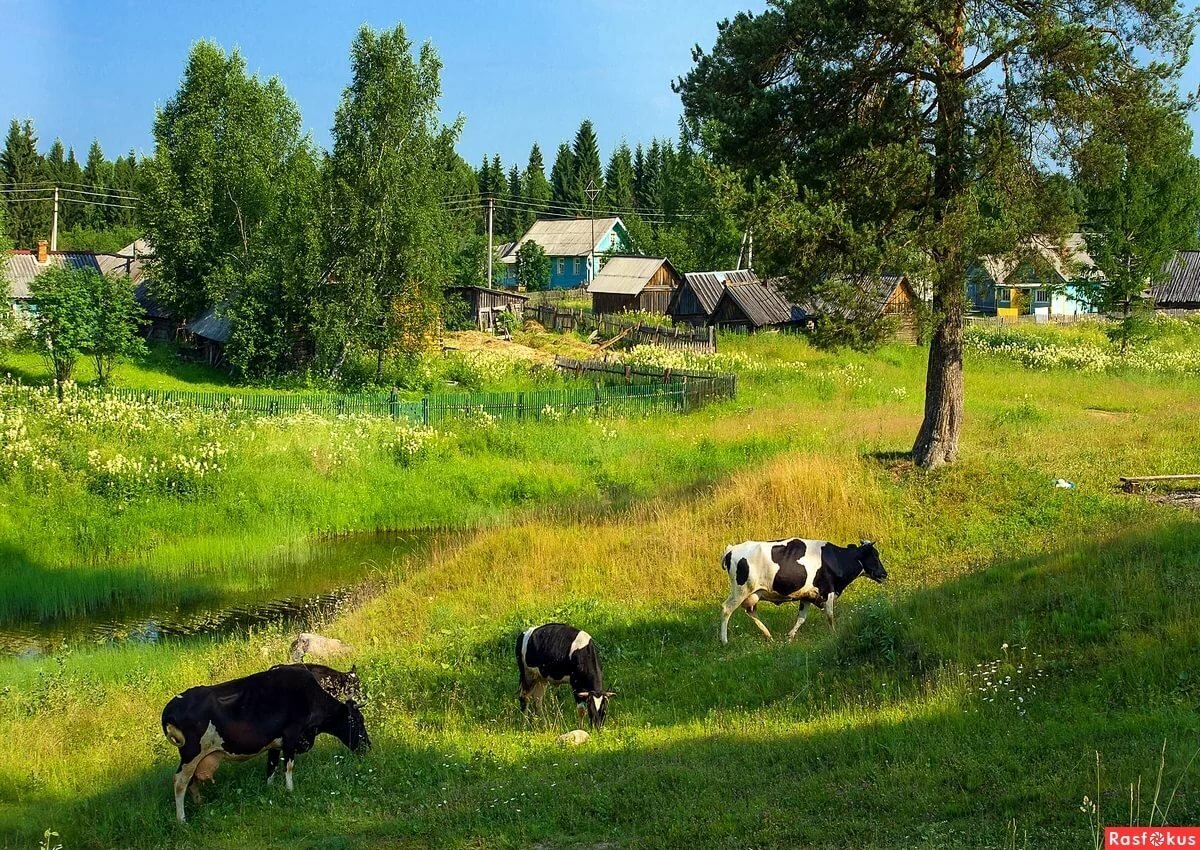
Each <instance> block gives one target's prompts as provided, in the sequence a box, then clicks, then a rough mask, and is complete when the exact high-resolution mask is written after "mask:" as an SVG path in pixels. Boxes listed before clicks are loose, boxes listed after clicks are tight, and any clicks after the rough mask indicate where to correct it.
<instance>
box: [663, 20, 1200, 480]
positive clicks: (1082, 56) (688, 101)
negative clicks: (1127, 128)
mask: <svg viewBox="0 0 1200 850" xmlns="http://www.w3.org/2000/svg"><path fill="white" fill-rule="evenodd" d="M1191 30H1192V18H1191V16H1190V15H1187V14H1185V13H1184V11H1183V9H1182V8H1181V6H1180V4H1179V3H1177V2H1173V0H1163V2H1156V3H1146V2H1140V0H1102V2H1093V0H1054V2H1051V0H954V2H944V1H943V0H912V2H907V3H902V4H897V3H895V2H892V0H779V2H777V3H775V4H773V5H772V6H771V7H769V8H768V10H767V11H765V12H763V13H762V14H758V15H754V14H749V13H741V14H739V15H737V16H736V17H735V18H734V19H733V20H732V21H726V22H724V23H723V24H722V25H721V31H720V36H719V37H718V40H717V44H716V46H715V47H714V49H713V52H712V54H711V55H705V54H703V53H702V52H700V51H697V52H696V54H695V58H696V64H695V67H694V68H693V69H692V71H691V72H690V73H689V74H688V75H687V76H686V77H685V78H683V79H682V80H680V81H678V82H677V84H676V89H677V91H678V92H679V93H680V94H681V96H682V99H683V103H684V110H685V115H686V118H687V120H688V122H689V124H690V125H691V126H692V129H693V132H694V133H695V135H696V137H698V138H702V139H703V140H704V142H705V144H706V145H707V146H708V147H709V148H710V149H711V150H712V152H713V154H714V156H715V157H716V159H717V160H718V161H720V162H722V163H726V164H730V165H733V166H735V167H737V168H739V169H741V170H743V171H744V172H745V173H746V176H747V180H748V181H753V180H755V179H758V180H760V181H766V180H771V179H773V178H774V179H776V180H777V181H778V182H777V183H776V184H775V187H774V188H775V190H776V191H775V192H773V193H772V194H771V196H770V202H771V204H772V206H773V207H774V208H773V209H772V210H769V211H767V212H764V215H766V214H768V213H769V215H770V216H771V218H772V221H773V222H774V224H775V225H776V226H781V227H782V228H783V230H782V231H775V232H771V231H764V230H762V229H761V228H756V230H755V232H756V235H761V237H762V241H763V242H768V241H773V242H775V243H776V244H775V248H774V249H773V251H772V254H773V259H774V261H775V262H777V263H778V264H779V266H781V267H782V269H781V270H783V271H786V272H787V273H788V274H789V276H790V278H791V279H792V280H793V281H794V282H795V283H796V284H797V285H799V284H802V283H803V282H804V281H805V280H822V279H825V278H827V277H830V274H829V273H830V272H838V271H840V272H842V273H845V272H852V271H859V272H865V273H870V272H873V271H878V270H879V269H880V268H881V267H882V266H884V265H887V266H889V267H890V268H892V269H893V270H900V271H911V270H914V269H919V264H920V263H921V262H923V261H927V262H925V267H924V269H923V271H924V273H926V274H928V276H929V278H930V279H931V280H932V283H933V317H932V321H933V330H932V337H931V345H930V352H929V366H928V372H927V378H926V392H925V415H924V420H923V422H922V425H921V428H920V431H919V433H918V435H917V438H916V440H915V442H914V445H913V459H914V461H915V462H916V463H917V464H919V465H921V466H923V467H934V466H938V465H939V464H942V463H946V462H950V461H953V460H954V459H955V457H956V456H957V454H958V447H959V435H960V432H961V428H962V421H963V373H962V356H963V314H964V302H965V291H964V289H965V288H964V280H965V274H966V270H967V268H968V266H969V265H971V263H973V262H974V261H976V260H977V259H978V258H979V257H980V256H982V255H984V254H987V253H991V252H993V251H996V250H1010V249H1011V247H1012V246H1014V245H1015V244H1017V242H1018V240H1019V239H1020V238H1023V236H1024V235H1025V234H1024V233H1022V230H1023V228H1024V227H1026V226H1027V225H1028V223H1030V222H1035V221H1037V220H1039V218H1040V216H1037V215H1030V214H1029V213H1030V211H1031V209H1033V208H1035V207H1036V206H1037V204H1038V199H1039V196H1040V194H1041V189H1042V186H1043V185H1044V183H1045V178H1044V176H1043V175H1041V174H1040V173H1039V171H1038V165H1039V164H1040V163H1043V162H1047V161H1054V160H1063V159H1069V158H1071V157H1072V156H1074V155H1075V153H1076V150H1075V145H1076V143H1077V141H1078V140H1079V138H1080V137H1081V136H1084V135H1086V132H1087V130H1088V128H1090V127H1093V126H1098V125H1099V124H1100V123H1102V122H1105V121H1108V120H1110V115H1111V114H1112V113H1114V112H1117V111H1119V110H1117V109H1116V107H1117V105H1118V104H1119V103H1122V102H1127V101H1129V100H1131V99H1132V98H1134V97H1137V96H1150V97H1151V98H1152V99H1153V100H1155V101H1160V100H1161V101H1162V102H1164V103H1172V104H1173V103H1177V102H1178V100H1179V97H1178V94H1177V91H1176V83H1177V80H1178V77H1179V73H1180V71H1181V69H1182V68H1183V66H1184V64H1185V63H1186V61H1187V58H1188V49H1189V47H1190V45H1191ZM796 116H803V120H797V118H796ZM789 188H790V189H792V190H793V191H792V193H791V195H790V196H789V195H788V194H787V192H786V190H787V189H789ZM762 200H764V201H765V200H766V199H765V198H764V199H762ZM789 205H790V207H791V208H789ZM756 250H757V249H756Z"/></svg>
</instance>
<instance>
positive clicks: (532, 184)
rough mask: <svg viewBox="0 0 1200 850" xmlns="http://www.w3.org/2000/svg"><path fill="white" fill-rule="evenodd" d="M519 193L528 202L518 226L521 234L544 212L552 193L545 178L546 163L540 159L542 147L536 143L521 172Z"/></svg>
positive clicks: (530, 150)
mask: <svg viewBox="0 0 1200 850" xmlns="http://www.w3.org/2000/svg"><path fill="white" fill-rule="evenodd" d="M521 194H522V195H523V196H524V200H525V201H526V202H527V203H528V207H527V210H528V211H527V212H525V213H523V214H522V217H521V222H520V224H521V226H520V228H519V229H520V231H521V233H522V234H523V233H524V232H525V231H526V230H528V229H529V228H530V226H531V225H532V224H533V222H534V221H535V220H536V219H537V217H538V215H540V214H541V213H543V212H545V210H546V205H547V204H548V203H550V198H551V196H552V194H553V192H552V191H551V188H550V181H549V180H547V179H546V163H545V162H543V161H542V149H541V148H539V147H538V146H537V144H536V143H535V144H534V145H533V147H532V148H530V149H529V161H528V162H527V163H526V164H525V171H524V172H523V173H522V174H521Z"/></svg>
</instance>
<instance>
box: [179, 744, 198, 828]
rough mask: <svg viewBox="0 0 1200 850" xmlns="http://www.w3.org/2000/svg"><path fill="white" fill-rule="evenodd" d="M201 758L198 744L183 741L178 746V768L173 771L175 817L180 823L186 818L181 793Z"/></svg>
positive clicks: (186, 786) (184, 790) (190, 781)
mask: <svg viewBox="0 0 1200 850" xmlns="http://www.w3.org/2000/svg"><path fill="white" fill-rule="evenodd" d="M203 758H204V755H203V754H202V753H201V752H200V745H199V744H193V745H190V746H189V745H188V744H186V743H185V744H184V745H183V746H182V747H180V748H179V769H178V770H176V771H175V817H176V818H178V819H179V822H180V823H183V822H184V820H186V818H185V817H184V814H183V795H184V794H186V793H187V789H188V786H189V785H191V784H192V774H194V773H195V772H196V767H197V766H198V765H199V764H200V761H201V760H202V759H203Z"/></svg>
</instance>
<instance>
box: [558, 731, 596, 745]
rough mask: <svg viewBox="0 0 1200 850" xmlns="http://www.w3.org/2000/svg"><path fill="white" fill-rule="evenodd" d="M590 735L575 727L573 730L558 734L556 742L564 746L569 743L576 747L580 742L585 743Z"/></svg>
mask: <svg viewBox="0 0 1200 850" xmlns="http://www.w3.org/2000/svg"><path fill="white" fill-rule="evenodd" d="M591 737H592V736H591V735H589V734H588V733H587V732H585V731H583V730H582V729H576V730H574V731H573V732H567V733H565V734H563V735H559V736H558V743H560V744H563V745H564V746H565V745H567V744H570V745H571V746H572V747H578V746H579V745H580V744H586V743H587V742H588V739H589V738H591Z"/></svg>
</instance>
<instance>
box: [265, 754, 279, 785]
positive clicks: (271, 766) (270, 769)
mask: <svg viewBox="0 0 1200 850" xmlns="http://www.w3.org/2000/svg"><path fill="white" fill-rule="evenodd" d="M277 770H279V750H267V784H268V785H270V784H271V783H272V782H274V781H275V771H277Z"/></svg>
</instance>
